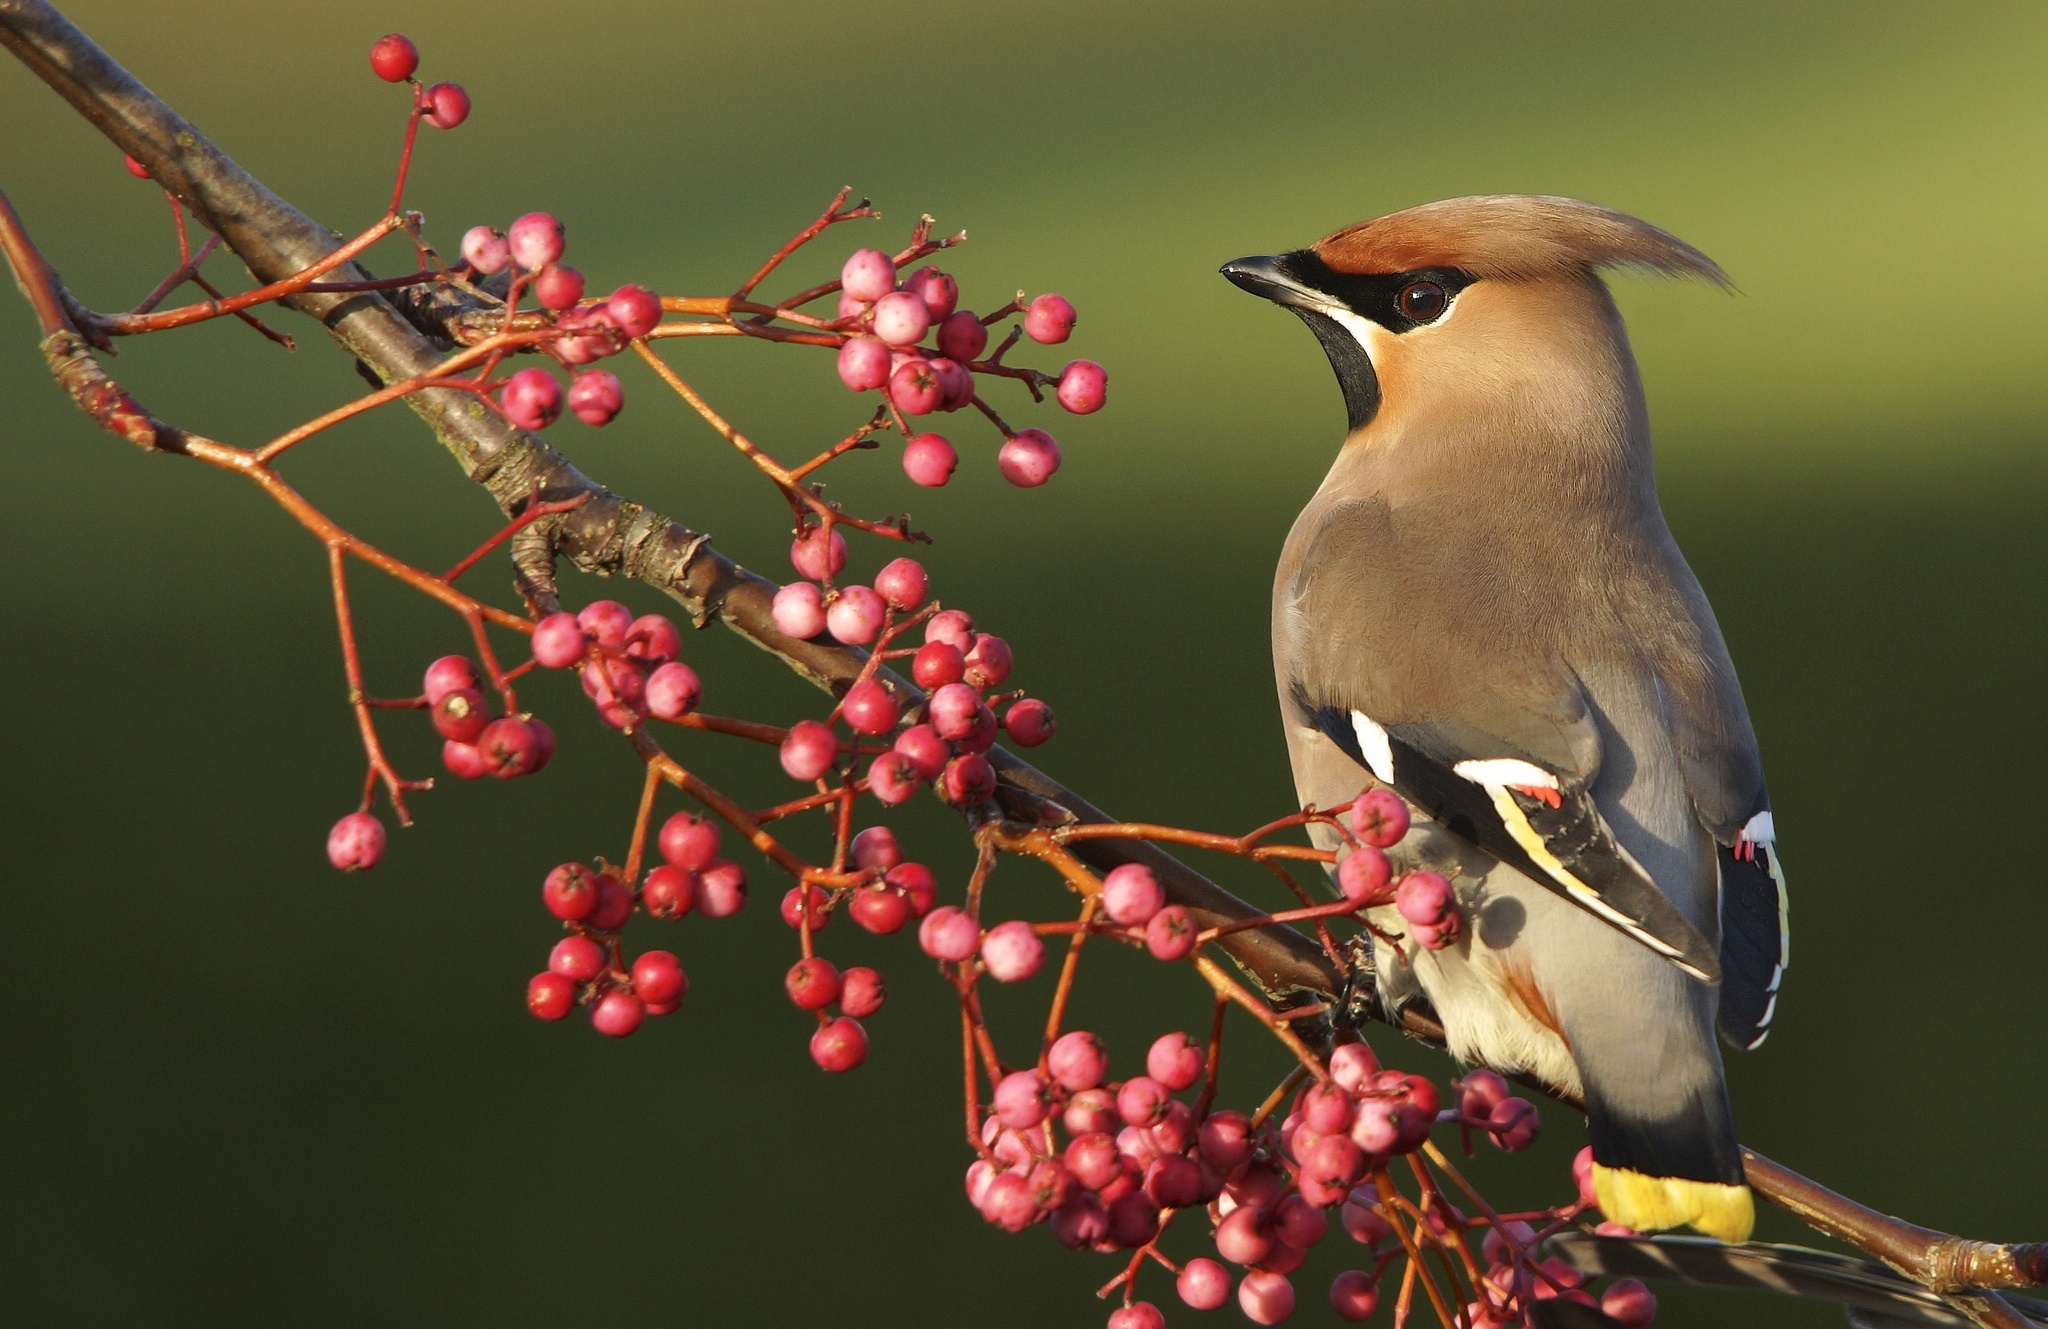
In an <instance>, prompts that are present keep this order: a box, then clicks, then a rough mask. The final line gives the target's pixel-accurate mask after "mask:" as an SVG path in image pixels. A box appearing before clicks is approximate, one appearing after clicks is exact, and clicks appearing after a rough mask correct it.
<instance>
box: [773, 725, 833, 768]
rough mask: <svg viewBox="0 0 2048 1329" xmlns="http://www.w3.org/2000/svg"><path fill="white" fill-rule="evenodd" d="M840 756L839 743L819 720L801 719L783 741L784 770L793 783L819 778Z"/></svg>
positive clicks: (791, 727)
mask: <svg viewBox="0 0 2048 1329" xmlns="http://www.w3.org/2000/svg"><path fill="white" fill-rule="evenodd" d="M838 756H839V740H838V739H836V738H834V737H833V736H832V731H831V730H830V729H827V728H826V727H825V726H824V725H822V724H820V723H818V722H817V721H816V720H799V721H797V722H796V723H795V724H794V725H792V726H790V730H789V733H788V735H787V736H786V737H784V738H783V740H782V769H783V770H785V771H787V772H789V775H790V778H791V779H793V780H804V781H811V780H816V779H820V778H822V777H823V776H824V774H825V772H827V771H829V770H831V769H832V763H833V761H834V760H836V759H837V758H838Z"/></svg>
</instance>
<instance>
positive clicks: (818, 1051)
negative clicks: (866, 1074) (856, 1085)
mask: <svg viewBox="0 0 2048 1329" xmlns="http://www.w3.org/2000/svg"><path fill="white" fill-rule="evenodd" d="M867 1059H868V1032H867V1030H865V1029H863V1028H861V1027H860V1022H859V1021H858V1020H855V1019H853V1018H851V1017H850V1016H845V1015H842V1016H840V1017H839V1018H838V1019H836V1020H834V1021H832V1023H830V1024H828V1025H825V1026H824V1027H822V1028H820V1029H819V1030H818V1032H817V1033H815V1034H812V1035H811V1060H812V1061H815V1062H817V1063H818V1065H819V1067H820V1068H821V1069H823V1070H827V1071H830V1072H832V1073H833V1074H834V1075H837V1074H840V1073H842V1072H844V1071H850V1070H852V1069H853V1068H854V1067H856V1066H858V1065H860V1064H861V1063H862V1062H864V1061H866V1060H867Z"/></svg>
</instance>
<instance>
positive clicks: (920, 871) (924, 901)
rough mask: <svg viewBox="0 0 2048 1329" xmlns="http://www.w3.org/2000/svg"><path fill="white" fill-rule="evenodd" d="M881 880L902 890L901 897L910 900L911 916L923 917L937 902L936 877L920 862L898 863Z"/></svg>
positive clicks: (937, 882)
mask: <svg viewBox="0 0 2048 1329" xmlns="http://www.w3.org/2000/svg"><path fill="white" fill-rule="evenodd" d="M882 880H884V881H886V882H888V883H889V884H890V885H891V886H894V887H895V888H896V889H897V890H899V891H902V892H903V898H904V899H906V900H908V901H910V912H911V914H912V916H913V917H916V918H923V917H924V916H925V915H926V914H928V913H930V912H931V911H932V906H933V905H934V904H937V903H938V899H939V881H938V878H936V877H934V876H933V875H932V870H931V869H930V868H928V867H926V866H925V865H924V864H922V863H898V864H897V865H896V866H895V867H893V868H890V869H889V875H888V876H886V877H884V878H883V879H882Z"/></svg>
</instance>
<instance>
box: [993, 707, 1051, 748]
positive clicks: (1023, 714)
mask: <svg viewBox="0 0 2048 1329" xmlns="http://www.w3.org/2000/svg"><path fill="white" fill-rule="evenodd" d="M1056 727H1057V726H1055V725H1054V724H1053V718H1052V707H1050V706H1048V705H1046V704H1045V703H1044V702H1042V701H1039V700H1038V699H1036V698H1034V697H1026V698H1024V699H1023V700H1021V701H1019V702H1017V703H1016V704H1015V705H1013V706H1011V707H1010V709H1009V710H1007V711H1005V712H1003V728H1004V729H1005V730H1006V731H1008V733H1009V735H1010V737H1011V739H1013V740H1014V741H1015V742H1016V744H1017V746H1018V747H1020V748H1035V747H1037V746H1038V745H1039V744H1040V743H1043V742H1045V740H1047V739H1048V738H1051V737H1052V735H1053V730H1054V729H1055V728H1056Z"/></svg>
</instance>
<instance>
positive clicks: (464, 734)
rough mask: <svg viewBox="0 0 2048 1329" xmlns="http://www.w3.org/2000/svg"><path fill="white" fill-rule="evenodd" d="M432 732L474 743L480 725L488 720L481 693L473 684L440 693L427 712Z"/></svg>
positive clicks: (455, 739) (487, 707)
mask: <svg viewBox="0 0 2048 1329" xmlns="http://www.w3.org/2000/svg"><path fill="white" fill-rule="evenodd" d="M431 714H432V717H433V721H434V732H435V733H438V734H439V735H440V736H441V737H443V738H448V739H453V740H454V741H455V742H457V743H474V742H476V740H477V735H479V734H481V733H483V731H484V726H485V725H487V724H489V723H490V722H491V711H490V707H489V705H488V704H487V703H485V701H484V694H483V693H481V692H478V691H477V690H476V689H475V688H457V689H455V690H454V691H453V692H444V693H442V694H441V700H439V701H437V702H435V703H434V709H433V711H432V712H431Z"/></svg>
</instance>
